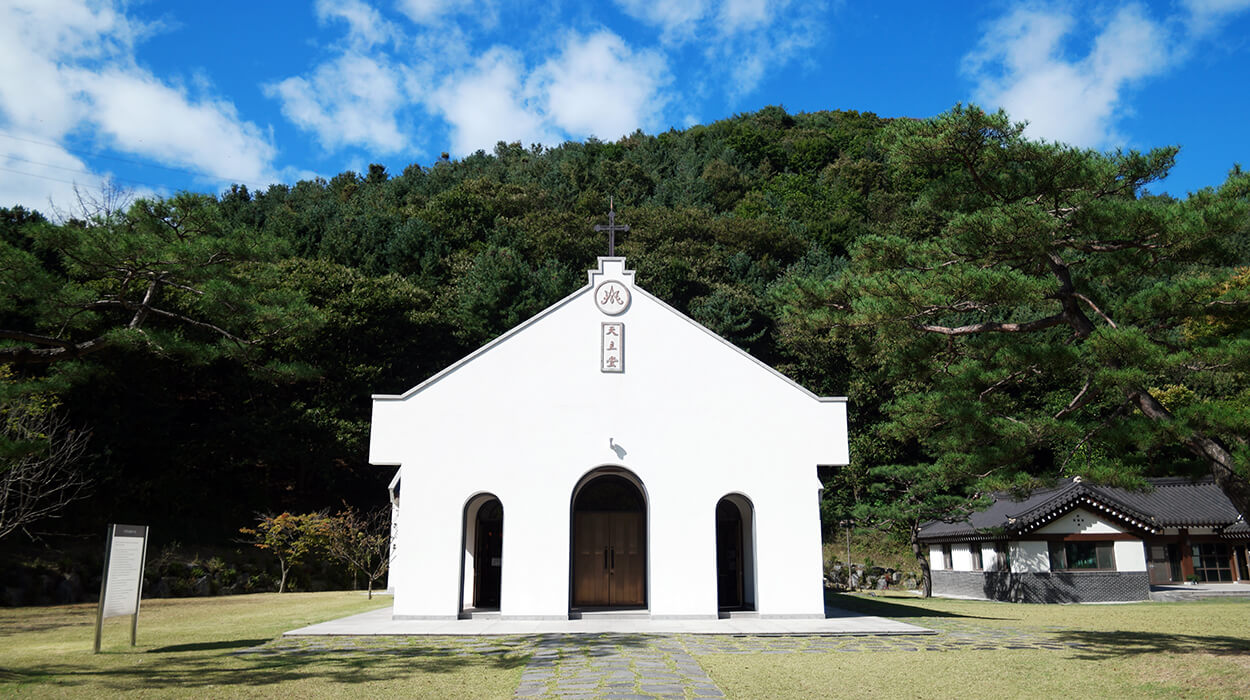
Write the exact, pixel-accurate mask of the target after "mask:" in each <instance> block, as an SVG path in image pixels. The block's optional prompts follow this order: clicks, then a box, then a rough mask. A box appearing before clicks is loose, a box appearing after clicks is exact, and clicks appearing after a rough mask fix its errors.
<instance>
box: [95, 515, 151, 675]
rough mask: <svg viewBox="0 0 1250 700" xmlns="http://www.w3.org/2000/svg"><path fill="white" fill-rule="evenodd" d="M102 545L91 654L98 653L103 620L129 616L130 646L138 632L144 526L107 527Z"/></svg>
mask: <svg viewBox="0 0 1250 700" xmlns="http://www.w3.org/2000/svg"><path fill="white" fill-rule="evenodd" d="M106 538H107V539H106V542H105V545H104V576H102V577H101V578H100V607H99V610H98V611H97V613H96V621H95V653H97V654H99V653H100V636H101V633H102V631H103V629H104V618H106V617H118V616H120V615H130V616H131V620H130V646H135V642H136V638H137V636H138V633H139V598H140V596H142V595H143V565H144V562H145V560H146V559H147V554H148V526H147V525H109V527H108V533H107V535H106Z"/></svg>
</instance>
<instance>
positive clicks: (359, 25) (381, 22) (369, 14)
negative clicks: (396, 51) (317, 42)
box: [316, 0, 401, 49]
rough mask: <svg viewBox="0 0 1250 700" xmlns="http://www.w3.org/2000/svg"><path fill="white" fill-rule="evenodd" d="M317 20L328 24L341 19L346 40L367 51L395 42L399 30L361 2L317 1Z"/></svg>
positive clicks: (397, 38)
mask: <svg viewBox="0 0 1250 700" xmlns="http://www.w3.org/2000/svg"><path fill="white" fill-rule="evenodd" d="M316 12H317V19H318V20H320V21H321V22H328V21H330V20H333V19H341V20H343V21H344V22H346V23H347V27H348V33H347V40H348V42H349V43H351V45H352V46H355V47H357V48H362V49H367V48H369V47H372V46H374V45H376V44H384V43H386V42H389V41H397V40H399V39H400V38H401V35H400V31H399V28H398V27H396V26H395V25H394V24H391V23H390V22H388V21H386V20H385V19H384V18H383V17H382V14H381V13H380V12H378V11H377V9H376V8H374V7H372V6H370V5H367V4H365V3H364V2H361V0H317V6H316Z"/></svg>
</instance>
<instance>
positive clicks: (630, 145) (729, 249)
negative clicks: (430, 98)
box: [0, 108, 1250, 538]
mask: <svg viewBox="0 0 1250 700" xmlns="http://www.w3.org/2000/svg"><path fill="white" fill-rule="evenodd" d="M1173 153H1174V151H1172V150H1161V151H1156V152H1152V153H1149V154H1138V153H1119V154H1099V153H1093V152H1088V151H1082V150H1079V149H1072V148H1068V147H1064V146H1059V145H1056V144H1045V143H1037V142H1032V141H1029V140H1028V139H1025V138H1023V136H1022V135H1021V133H1020V129H1019V127H1018V126H1017V125H1013V124H1011V123H1010V122H1009V121H1008V120H1007V119H1006V117H1004V116H1002V115H988V114H984V113H982V112H980V111H979V110H976V109H956V110H955V111H953V112H951V113H949V114H947V115H943V116H942V117H940V118H938V119H935V120H928V121H912V120H898V121H894V122H887V121H885V120H882V119H879V118H877V117H876V116H874V115H871V114H860V113H854V112H822V113H816V114H798V115H790V114H787V113H786V112H785V111H784V110H782V109H780V108H768V109H765V110H762V111H760V112H757V113H754V114H745V115H740V116H737V117H734V118H732V119H727V120H723V121H720V122H716V123H713V124H708V125H703V126H695V127H691V128H689V129H687V130H684V131H669V132H667V133H663V134H659V135H656V136H647V135H645V134H642V133H635V134H633V135H630V136H628V137H626V138H624V139H621V140H620V141H618V142H616V143H603V142H600V141H596V140H593V139H592V140H590V141H587V142H585V143H567V144H564V145H562V146H559V147H555V148H541V147H533V148H524V147H522V146H520V145H519V144H502V143H501V144H499V146H497V147H496V149H495V150H494V152H493V153H491V154H487V153H485V152H479V153H477V154H474V155H472V156H469V157H467V158H465V159H463V160H460V161H457V162H441V161H440V162H438V163H436V164H434V165H433V166H431V167H422V166H418V165H412V166H410V167H408V168H406V169H404V171H403V172H402V173H399V174H390V173H387V172H386V171H385V170H384V169H383V168H381V167H380V166H372V167H370V168H369V170H368V172H367V173H365V174H363V175H361V174H356V173H344V174H341V175H339V176H336V177H334V178H332V179H330V180H321V179H318V180H311V181H303V182H299V183H297V184H295V185H293V186H286V185H275V186H273V187H270V188H269V189H267V190H265V191H263V192H251V191H249V190H247V189H246V188H243V187H234V188H231V189H230V190H229V191H227V192H225V193H223V194H222V195H221V196H220V197H210V196H204V195H191V194H181V195H178V196H175V197H171V198H169V199H167V200H162V201H156V202H139V203H137V204H136V205H135V206H133V207H131V208H130V209H129V210H127V211H124V212H110V214H109V215H108V216H105V217H96V218H95V219H86V220H83V221H67V222H63V223H59V224H54V223H51V222H48V221H46V220H45V219H44V218H43V217H42V216H39V215H38V214H35V213H32V212H27V211H24V210H20V209H13V210H4V211H3V216H0V263H3V264H0V361H8V362H18V361H20V362H22V363H23V364H22V365H21V366H20V367H17V368H16V370H15V371H16V372H18V373H19V374H21V375H22V377H23V378H25V379H29V380H47V379H57V380H58V382H57V384H56V385H55V386H56V388H57V389H58V390H59V391H60V392H61V394H62V400H63V403H64V407H65V410H66V411H68V412H69V415H70V417H71V418H72V420H74V421H77V422H80V423H82V424H85V425H89V426H90V427H91V428H92V429H93V430H94V433H95V437H94V439H93V445H94V446H95V451H96V453H97V454H96V455H95V460H94V461H93V463H92V464H93V467H92V469H93V475H94V478H96V479H97V481H98V483H100V484H101V485H102V486H101V488H107V489H109V491H108V492H109V493H110V497H111V501H112V500H116V501H120V502H123V503H126V504H128V505H126V506H125V508H127V509H129V510H128V511H127V512H129V513H135V514H136V517H146V518H147V519H149V520H150V519H152V518H154V517H155V518H164V519H167V520H169V521H171V524H170V525H169V527H170V528H172V529H174V530H177V529H178V528H179V522H182V521H185V522H195V523H199V524H200V525H201V526H200V527H199V528H197V529H196V532H195V533H194V534H192V533H189V532H185V531H183V532H179V533H178V535H177V536H180V537H184V538H191V537H199V536H204V537H219V536H224V535H225V534H228V533H230V532H233V531H235V530H237V528H238V525H239V523H240V522H244V521H246V520H248V519H249V518H250V516H251V514H252V513H254V512H258V511H275V510H290V511H291V512H307V511H315V510H319V509H322V508H325V507H327V506H329V505H332V504H336V503H338V502H339V501H340V499H341V498H346V499H347V500H348V501H349V502H351V503H354V504H356V505H360V506H365V505H368V504H370V503H371V502H372V501H381V500H382V499H383V497H384V492H383V489H382V488H381V487H382V485H383V484H384V483H385V481H386V480H387V477H388V476H389V475H388V474H384V473H383V472H384V471H385V470H377V469H374V468H371V467H369V466H367V465H366V464H364V460H365V446H366V438H367V427H368V417H369V401H368V395H369V394H370V393H371V392H383V393H389V392H399V391H403V390H405V389H407V388H409V387H411V386H412V385H414V384H416V383H417V382H419V381H421V380H423V379H425V378H426V377H428V376H430V375H431V374H433V373H435V372H437V371H438V370H440V369H441V368H443V367H445V366H446V365H447V364H449V363H451V362H453V361H455V360H456V359H457V358H459V357H461V356H463V355H464V354H467V353H468V352H471V351H472V350H474V349H476V348H477V347H478V346H480V345H481V344H482V343H484V342H486V341H488V340H490V339H491V338H493V337H494V336H496V335H498V334H499V333H502V332H503V331H505V330H507V329H508V328H510V327H511V326H513V325H515V324H516V323H518V322H520V321H522V320H524V319H525V318H526V317H528V316H529V315H531V314H533V313H534V312H536V311H538V310H540V309H542V308H543V307H545V306H546V305H548V304H550V303H552V302H554V301H556V300H558V299H559V298H561V297H563V296H564V295H566V294H568V293H570V292H571V291H573V290H574V289H576V288H577V287H578V286H580V285H581V284H584V280H585V276H584V275H585V270H586V269H588V268H590V267H592V266H593V264H594V259H595V257H596V256H597V255H603V254H605V253H606V241H604V240H603V239H602V237H601V236H599V235H597V234H595V233H594V232H593V230H592V226H593V225H594V224H595V223H602V222H603V216H604V214H605V212H606V211H607V208H608V198H609V196H613V197H615V201H616V204H617V208H618V213H619V215H620V217H621V220H622V222H623V223H628V224H629V225H630V226H631V230H630V231H629V232H628V233H627V234H624V235H623V236H621V237H620V238H619V239H618V250H619V251H620V253H621V254H623V255H625V256H627V257H628V258H629V259H630V264H631V266H632V267H634V268H636V269H637V270H638V280H639V283H640V284H642V285H644V286H646V287H647V288H648V289H649V290H650V291H651V292H653V293H655V294H656V295H658V296H659V297H661V298H662V299H664V300H665V301H667V302H668V303H670V304H672V305H673V306H675V307H676V308H678V309H679V310H681V311H683V312H685V313H687V314H689V315H691V316H692V317H694V318H695V319H696V320H698V321H699V322H701V323H703V324H705V325H707V326H708V327H709V328H711V329H712V330H714V331H715V332H717V333H719V334H721V335H723V336H725V337H726V338H729V339H730V340H731V341H733V342H735V343H737V344H738V345H739V346H741V347H743V348H745V349H747V350H748V351H749V352H751V353H752V354H753V355H755V356H756V357H759V358H760V359H762V360H764V361H765V362H768V363H770V364H773V365H774V366H777V367H779V368H780V369H782V370H783V371H785V372H786V373H788V374H789V375H791V376H793V377H794V378H795V379H797V380H798V381H799V382H800V383H802V384H804V385H806V386H809V387H811V388H812V389H813V390H815V391H817V392H820V393H826V394H841V393H847V394H848V395H850V397H851V410H852V421H853V423H852V441H853V444H852V457H853V461H854V464H852V465H851V466H850V467H848V468H844V469H839V470H835V471H832V472H830V473H829V474H826V475H824V476H825V478H826V480H827V483H828V485H829V488H828V489H827V490H826V492H825V498H826V502H825V506H824V507H825V514H826V517H827V519H828V520H829V521H831V522H833V523H836V521H837V520H840V519H843V518H847V517H850V516H852V515H855V516H856V517H858V519H859V520H860V521H861V522H864V523H872V524H877V525H879V526H882V527H890V528H892V529H894V531H896V532H900V533H903V534H906V533H910V532H914V530H915V528H916V527H917V526H918V525H919V524H920V523H921V522H923V521H924V520H926V519H929V518H932V517H939V516H941V515H943V514H945V513H947V512H950V510H951V509H952V508H958V507H960V506H964V507H967V506H968V504H970V503H975V499H976V497H977V495H978V494H979V493H982V492H984V490H986V489H988V488H992V487H1026V486H1028V485H1029V484H1032V483H1034V482H1035V481H1037V480H1041V479H1045V478H1050V477H1053V476H1056V475H1071V474H1078V473H1079V474H1082V475H1085V476H1087V477H1090V478H1094V479H1098V480H1102V481H1119V482H1122V483H1123V482H1131V481H1132V479H1133V478H1134V477H1136V476H1140V475H1145V474H1159V473H1191V472H1194V471H1196V470H1208V471H1211V470H1212V469H1213V467H1214V473H1216V474H1217V476H1221V475H1222V476H1221V478H1222V483H1224V484H1234V486H1235V484H1237V483H1246V482H1245V477H1246V471H1245V470H1246V466H1245V465H1246V449H1247V448H1246V442H1245V437H1246V435H1247V432H1246V430H1245V427H1246V422H1247V416H1246V412H1247V411H1248V410H1250V409H1248V408H1247V407H1248V406H1250V400H1248V399H1250V396H1247V391H1248V389H1247V383H1246V375H1245V372H1246V366H1245V363H1246V360H1245V359H1244V358H1246V357H1248V356H1250V354H1248V353H1247V352H1246V348H1245V343H1247V342H1250V337H1248V335H1247V325H1246V324H1247V317H1246V314H1247V308H1248V306H1247V294H1250V273H1248V272H1247V271H1246V270H1247V269H1248V268H1247V266H1250V240H1248V238H1250V237H1248V234H1247V229H1246V221H1247V189H1248V188H1250V184H1248V183H1247V178H1246V177H1244V176H1241V175H1235V176H1234V177H1232V178H1230V180H1229V181H1228V183H1226V184H1225V185H1224V186H1223V187H1222V188H1220V189H1218V190H1214V189H1213V190H1208V191H1204V192H1200V193H1195V194H1194V195H1192V196H1191V197H1189V198H1188V199H1186V200H1173V199H1170V198H1165V197H1155V196H1152V195H1150V194H1149V193H1148V192H1147V191H1146V189H1145V188H1146V187H1147V186H1149V185H1150V184H1151V183H1152V182H1155V181H1157V180H1158V179H1159V178H1161V177H1162V176H1164V175H1165V174H1166V171H1167V168H1168V167H1169V166H1170V164H1171V159H1172V155H1173ZM4 358H7V360H4ZM188 359H190V360H193V361H190V362H189V361H187V360H188ZM1221 469H1223V470H1224V471H1220V470H1221ZM1239 479H1240V481H1238V480H1239ZM1226 490H1229V492H1230V493H1231V494H1233V495H1236V493H1237V491H1236V488H1234V487H1226ZM171 494H172V495H171ZM222 503H226V504H227V505H226V506H225V507H222V506H221V504H222ZM1243 507H1244V506H1243ZM104 513H105V506H104V505H103V504H102V503H101V502H99V500H98V499H97V502H95V503H94V504H90V505H88V506H86V507H84V508H81V509H79V510H78V515H77V516H76V517H77V521H78V522H80V523H84V525H83V527H86V528H89V529H90V528H94V527H95V522H94V521H95V520H99V519H101V518H103V517H106V516H105V515H104ZM116 513H117V511H116V510H115V509H114V510H110V511H109V517H112V516H113V515H116ZM101 522H102V520H101ZM188 529H190V528H188Z"/></svg>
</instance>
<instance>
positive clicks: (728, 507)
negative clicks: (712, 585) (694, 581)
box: [716, 494, 755, 611]
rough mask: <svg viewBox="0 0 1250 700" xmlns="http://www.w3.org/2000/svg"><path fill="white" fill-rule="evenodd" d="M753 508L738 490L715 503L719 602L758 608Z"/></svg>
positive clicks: (724, 607) (726, 605)
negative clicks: (736, 492)
mask: <svg viewBox="0 0 1250 700" xmlns="http://www.w3.org/2000/svg"><path fill="white" fill-rule="evenodd" d="M753 518H754V508H753V507H752V505H751V501H750V500H748V499H747V498H746V497H745V496H742V495H739V494H730V495H728V496H725V497H724V498H722V499H720V501H719V502H718V503H717V504H716V606H717V608H718V609H720V610H725V611H729V610H754V609H755V546H754V545H755V543H754V530H755V527H754V522H753Z"/></svg>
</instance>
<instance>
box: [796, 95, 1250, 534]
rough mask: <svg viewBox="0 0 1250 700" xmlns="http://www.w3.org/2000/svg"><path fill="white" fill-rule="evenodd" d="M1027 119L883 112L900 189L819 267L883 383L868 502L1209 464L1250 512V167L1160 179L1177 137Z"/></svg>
mask: <svg viewBox="0 0 1250 700" xmlns="http://www.w3.org/2000/svg"><path fill="white" fill-rule="evenodd" d="M1022 131H1023V125H1020V124H1013V123H1011V122H1010V121H1009V120H1008V119H1007V117H1006V115H1004V114H1002V113H999V114H987V113H985V112H983V111H981V110H979V109H976V108H967V109H963V108H957V109H955V110H953V111H952V112H950V113H948V114H945V115H942V116H941V117H939V118H937V119H933V120H928V121H923V122H903V123H898V124H895V125H893V126H892V127H891V128H890V129H889V130H888V132H887V133H886V138H885V139H884V140H883V145H884V147H885V149H886V154H887V158H886V164H887V166H886V167H887V170H886V175H887V177H889V178H890V180H891V182H892V183H894V185H895V186H896V187H897V188H899V190H900V191H902V192H905V193H907V197H908V200H909V202H908V204H907V205H906V206H905V207H902V208H900V209H899V210H898V213H897V215H896V216H894V217H893V218H892V219H890V220H886V221H881V222H879V225H878V226H876V227H875V230H874V232H873V233H871V234H869V235H865V236H861V237H860V238H859V239H858V240H857V241H856V242H855V243H854V245H853V246H852V254H851V258H852V259H851V264H850V266H849V267H848V269H847V271H846V273H845V274H843V275H842V276H841V277H840V278H839V279H838V280H837V281H836V282H829V281H825V282H824V283H823V285H812V286H811V292H812V295H813V297H812V298H811V299H808V300H807V301H808V304H807V312H808V315H809V316H810V315H811V314H813V313H815V314H817V315H818V316H819V315H826V318H825V320H826V322H827V324H828V327H829V328H830V329H833V335H835V336H837V337H838V338H839V339H840V340H841V341H842V342H844V343H846V344H847V346H848V347H855V346H856V345H858V356H859V360H860V363H861V364H860V366H861V368H862V371H863V372H864V375H861V376H865V375H871V376H874V377H875V378H876V379H877V381H879V382H880V384H881V385H882V386H883V387H884V388H885V390H884V392H883V393H882V395H881V400H882V404H881V407H882V410H883V415H882V416H881V418H882V420H881V422H879V423H877V425H876V426H875V431H873V432H875V433H876V435H877V436H878V439H879V440H880V441H881V442H882V443H883V444H884V450H883V454H880V455H879V457H883V459H880V460H879V461H878V460H876V459H873V460H871V461H870V464H871V462H876V463H875V464H873V465H872V467H871V469H870V470H869V475H870V481H871V489H874V490H876V491H877V492H878V495H877V497H876V498H871V499H869V500H868V501H867V502H866V503H865V504H863V505H862V506H861V511H863V512H864V514H865V515H870V516H875V517H876V518H878V519H881V518H887V519H890V520H892V521H893V522H894V523H895V524H898V525H902V526H904V527H905V528H909V529H912V530H913V532H914V528H915V527H917V526H918V525H919V524H920V523H921V522H923V521H924V520H926V519H930V518H933V517H938V516H940V515H942V513H943V512H944V511H947V512H949V511H950V510H951V509H952V507H953V506H956V505H959V502H958V500H955V501H952V500H951V496H952V495H954V496H959V495H966V496H969V497H971V496H975V494H977V493H978V492H983V491H984V490H986V489H989V488H1002V487H1012V488H1027V487H1028V486H1030V485H1033V484H1036V483H1038V481H1040V480H1045V479H1053V478H1055V477H1058V476H1074V475H1082V476H1085V477H1086V478H1089V479H1092V480H1095V481H1099V482H1112V483H1120V484H1129V485H1131V484H1133V483H1136V479H1138V478H1139V477H1141V476H1142V475H1143V474H1149V473H1193V472H1195V471H1197V470H1198V469H1202V468H1205V469H1206V470H1207V471H1209V473H1210V474H1211V475H1212V476H1213V477H1214V478H1215V480H1216V482H1217V483H1218V484H1219V485H1220V486H1221V488H1222V489H1223V490H1224V492H1225V493H1226V494H1227V495H1228V496H1229V498H1230V499H1231V500H1232V501H1233V502H1234V503H1235V504H1236V505H1237V506H1238V507H1239V508H1240V509H1241V510H1242V512H1244V513H1250V449H1248V447H1247V438H1248V437H1250V382H1248V381H1247V379H1248V378H1247V370H1250V289H1248V288H1247V284H1246V280H1247V276H1248V269H1250V268H1247V267H1245V266H1246V264H1247V262H1250V259H1248V257H1247V250H1248V244H1250V227H1248V222H1250V177H1246V176H1245V175H1242V174H1239V173H1234V174H1233V175H1232V176H1230V178H1229V180H1228V181H1227V182H1226V183H1225V184H1224V185H1223V186H1222V187H1220V188H1219V189H1217V190H1206V191H1203V192H1198V193H1194V194H1193V195H1191V196H1190V197H1189V198H1187V199H1186V200H1183V201H1178V200H1174V199H1171V198H1167V197H1155V196H1151V195H1149V194H1148V193H1147V192H1146V191H1145V188H1146V186H1147V185H1149V184H1151V183H1152V182H1156V181H1158V180H1160V179H1161V178H1163V177H1164V176H1165V175H1166V174H1167V170H1168V168H1169V167H1171V165H1172V159H1173V156H1174V154H1175V149H1159V150H1156V151H1152V152H1150V153H1146V154H1141V153H1137V152H1127V153H1125V152H1117V153H1111V154H1101V153H1095V152H1091V151H1085V150H1081V149H1076V148H1072V147H1068V146H1064V145H1060V144H1053V143H1043V142H1036V141H1031V140H1029V139H1026V138H1024V137H1023V135H1022ZM860 410H863V407H861V408H860ZM868 410H870V411H871V410H872V409H871V408H869V409H868ZM861 456H863V453H862V452H861ZM918 554H919V552H918Z"/></svg>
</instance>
